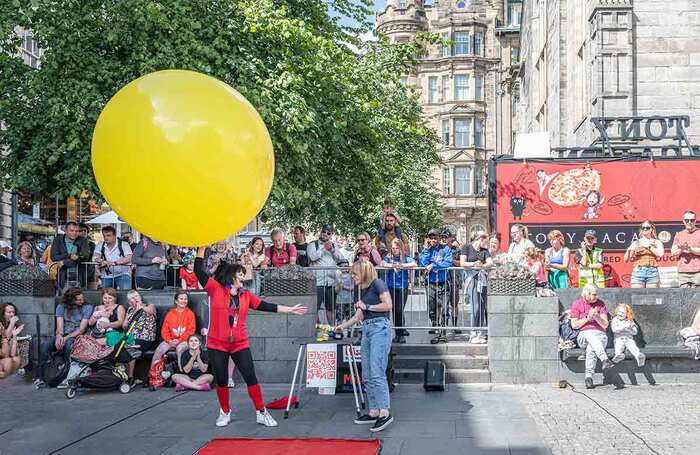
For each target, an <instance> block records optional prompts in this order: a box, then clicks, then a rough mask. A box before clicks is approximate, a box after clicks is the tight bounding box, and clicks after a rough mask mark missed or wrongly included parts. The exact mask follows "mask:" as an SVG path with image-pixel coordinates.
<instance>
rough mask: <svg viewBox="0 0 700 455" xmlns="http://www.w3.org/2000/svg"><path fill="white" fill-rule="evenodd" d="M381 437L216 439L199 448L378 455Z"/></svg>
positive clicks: (214, 452) (211, 454) (206, 451)
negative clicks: (366, 438) (364, 438)
mask: <svg viewBox="0 0 700 455" xmlns="http://www.w3.org/2000/svg"><path fill="white" fill-rule="evenodd" d="M379 449H380V441H379V440H378V439H372V440H362V439H297V438H289V439H253V438H230V439H228V438H227V439H214V440H213V441H211V442H210V443H209V444H207V445H205V446H204V447H202V448H201V449H199V451H198V452H197V454H198V455H228V454H236V455H244V454H245V455H308V454H312V453H319V454H321V453H327V454H332V455H377V454H378V453H379Z"/></svg>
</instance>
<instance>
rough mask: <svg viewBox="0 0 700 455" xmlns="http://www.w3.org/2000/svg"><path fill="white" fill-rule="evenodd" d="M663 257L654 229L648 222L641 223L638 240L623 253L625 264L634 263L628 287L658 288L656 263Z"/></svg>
mask: <svg viewBox="0 0 700 455" xmlns="http://www.w3.org/2000/svg"><path fill="white" fill-rule="evenodd" d="M663 255H664V244H663V243H661V241H660V240H658V239H657V238H656V227H655V226H654V223H652V222H651V221H650V220H646V221H644V222H642V226H641V228H640V229H639V238H638V239H637V240H635V241H634V242H632V244H631V245H630V246H629V248H627V251H626V252H625V262H634V269H633V270H632V279H631V280H630V285H631V286H632V287H633V288H657V287H659V267H658V264H657V261H659V260H661V257H662V256H663Z"/></svg>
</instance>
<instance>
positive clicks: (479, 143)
mask: <svg viewBox="0 0 700 455" xmlns="http://www.w3.org/2000/svg"><path fill="white" fill-rule="evenodd" d="M483 146H484V121H483V120H480V119H477V120H474V147H483Z"/></svg>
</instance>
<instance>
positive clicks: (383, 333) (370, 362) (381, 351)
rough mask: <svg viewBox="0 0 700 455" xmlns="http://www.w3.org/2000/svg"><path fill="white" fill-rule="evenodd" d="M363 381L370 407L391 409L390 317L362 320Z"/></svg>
mask: <svg viewBox="0 0 700 455" xmlns="http://www.w3.org/2000/svg"><path fill="white" fill-rule="evenodd" d="M360 349H361V354H362V355H361V358H362V360H361V361H362V381H363V382H364V384H365V389H366V390H367V404H368V405H369V409H389V384H387V382H386V364H387V362H388V361H389V349H391V322H390V321H389V318H374V319H368V320H366V321H363V322H362V345H361V348H360Z"/></svg>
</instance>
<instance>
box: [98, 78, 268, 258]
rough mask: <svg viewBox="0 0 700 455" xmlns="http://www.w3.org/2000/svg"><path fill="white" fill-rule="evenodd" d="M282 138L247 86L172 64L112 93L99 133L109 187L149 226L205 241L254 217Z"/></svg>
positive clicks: (158, 234) (151, 230)
mask: <svg viewBox="0 0 700 455" xmlns="http://www.w3.org/2000/svg"><path fill="white" fill-rule="evenodd" d="M274 167H275V160H274V154H273V151H272V141H271V140H270V135H269V133H268V131H267V128H266V127H265V123H263V121H262V119H261V118H260V115H259V114H258V113H257V111H256V110H255V108H254V107H253V106H252V105H251V104H250V103H249V102H248V100H246V99H245V98H244V97H243V96H242V95H241V94H240V93H238V92H237V91H236V90H234V89H233V88H231V87H230V86H228V85H227V84H225V83H223V82H221V81H220V80H218V79H215V78H213V77H210V76H206V75H204V74H200V73H195V72H192V71H182V70H167V71H158V72H155V73H151V74H147V75H145V76H143V77H140V78H139V79H136V80H134V81H132V82H131V83H129V84H127V85H126V86H124V87H123V88H122V89H121V90H119V91H118V92H117V94H116V95H114V97H112V99H110V100H109V102H108V103H107V105H106V106H105V108H104V109H103V111H102V113H101V114H100V116H99V118H98V119H97V125H96V126H95V131H94V133H93V137H92V168H93V170H94V172H95V178H96V180H97V184H98V185H99V187H100V191H101V192H102V194H103V195H104V197H105V198H106V199H107V202H108V203H109V205H110V206H111V207H112V209H114V210H115V211H116V212H117V214H119V216H120V217H121V218H122V219H123V220H124V221H126V222H127V223H128V224H130V225H131V226H134V227H135V228H136V229H138V230H139V231H140V232H142V233H144V234H146V235H149V236H151V237H153V238H154V239H157V240H161V241H164V242H167V243H170V244H174V245H180V246H198V245H204V244H209V243H213V242H216V241H218V240H221V239H224V238H226V237H228V236H229V235H231V234H233V233H235V232H236V231H238V230H239V229H240V228H241V227H243V226H245V225H246V224H248V223H249V222H250V221H251V220H252V219H253V218H254V217H255V216H256V215H257V214H258V212H259V211H260V209H261V208H262V207H263V205H264V204H265V201H266V200H267V197H268V195H269V193H270V188H271V187H272V180H273V176H274Z"/></svg>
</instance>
